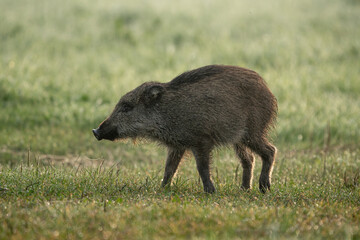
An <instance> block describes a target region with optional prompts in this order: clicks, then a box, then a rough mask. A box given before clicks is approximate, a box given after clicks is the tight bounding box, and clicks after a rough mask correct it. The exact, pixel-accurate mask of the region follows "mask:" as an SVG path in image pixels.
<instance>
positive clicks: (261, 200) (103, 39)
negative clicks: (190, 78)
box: [0, 0, 360, 239]
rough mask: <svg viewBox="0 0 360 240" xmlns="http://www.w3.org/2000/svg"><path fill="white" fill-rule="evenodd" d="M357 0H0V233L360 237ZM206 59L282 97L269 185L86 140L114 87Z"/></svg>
mask: <svg viewBox="0 0 360 240" xmlns="http://www.w3.org/2000/svg"><path fill="white" fill-rule="evenodd" d="M359 10H360V2H359V1H357V0H344V1H335V0H332V1H325V0H320V1H316V2H315V1H310V0H305V1H299V2H294V1H290V2H289V1H285V0H277V1H275V2H271V3H270V2H269V3H264V2H261V3H260V2H259V3H257V2H254V1H248V0H244V1H232V0H225V1H221V2H219V1H212V0H211V1H205V0H201V1H197V2H193V1H189V0H185V1H181V2H176V3H175V2H168V1H163V0H155V1H151V2H148V1H138V2H131V3H130V2H116V1H109V0H106V1H91V2H89V1H84V0H76V1H69V0H66V1H59V0H54V1H45V0H40V1H37V2H36V4H34V3H32V2H29V1H25V0H18V1H11V0H3V1H0V37H1V38H0V104H1V105H0V136H1V137H0V219H2V221H0V239H64V238H67V239H78V238H83V239H122V238H124V239H149V238H150V239H152V238H155V239H169V238H170V239H177V238H183V239H188V238H193V239H220V238H221V239H227V238H235V239H237V238H238V239H242V238H253V239H259V238H264V239H269V238H276V239H279V238H280V239H285V238H286V239H288V238H308V239H314V238H315V239H317V238H339V239H360V227H359V226H360V158H359V154H360V151H359V149H360V148H359V140H360V121H359V120H358V119H359V118H360V111H359V109H360V108H359V107H360V82H359V76H360V68H359V59H360V41H359V39H360V30H359V28H358V23H359V22H360V15H359V14H358V13H359ZM207 64H230V65H237V66H242V67H246V68H250V69H253V70H255V71H256V72H258V73H259V74H260V75H262V76H263V77H264V79H265V80H266V81H267V83H268V85H269V88H270V89H271V90H272V92H273V93H274V95H275V96H276V97H277V99H278V104H279V115H278V120H277V124H276V127H275V128H274V130H273V131H272V133H271V138H272V142H274V144H275V145H276V146H277V147H278V155H277V160H276V164H275V168H274V171H273V178H272V182H273V184H272V186H271V191H270V192H268V193H266V194H262V193H260V191H259V190H258V189H257V188H258V183H257V181H258V178H259V174H260V168H261V161H260V159H259V157H257V159H256V168H255V172H254V184H253V189H252V190H250V191H243V190H241V189H240V186H241V182H240V181H241V175H242V169H241V166H240V165H239V161H238V160H237V159H236V157H235V154H234V153H233V152H232V149H230V148H226V147H225V148H219V149H217V150H216V151H215V152H214V154H213V164H212V178H213V180H214V184H215V187H216V189H217V192H216V193H215V194H212V195H209V194H205V193H203V191H202V185H201V182H200V180H199V177H198V173H197V172H196V167H195V161H194V159H193V157H192V155H191V154H188V155H187V156H186V157H185V159H184V161H183V162H182V164H181V166H180V168H179V171H178V173H177V175H176V177H175V178H174V181H173V184H172V185H171V186H170V187H167V188H165V189H162V188H161V187H160V183H161V178H162V172H163V170H164V164H165V157H166V149H164V148H163V147H162V146H159V145H158V144H156V143H151V142H148V141H139V142H137V143H133V142H131V141H129V142H127V141H125V142H116V143H112V142H104V141H101V142H97V141H96V139H95V138H94V137H93V136H92V133H91V129H92V128H95V127H97V126H98V124H99V123H100V122H101V121H102V120H104V118H105V117H106V116H107V115H108V114H109V113H110V112H111V111H112V108H113V107H114V106H115V104H116V102H117V101H118V99H119V98H120V96H121V95H122V94H124V93H126V92H127V91H129V90H131V89H133V88H134V87H136V86H138V85H139V84H141V83H143V82H145V81H160V82H166V81H169V80H171V79H172V78H173V77H175V76H176V75H178V74H179V73H181V72H183V71H186V70H190V69H193V68H196V67H200V66H203V65H207Z"/></svg>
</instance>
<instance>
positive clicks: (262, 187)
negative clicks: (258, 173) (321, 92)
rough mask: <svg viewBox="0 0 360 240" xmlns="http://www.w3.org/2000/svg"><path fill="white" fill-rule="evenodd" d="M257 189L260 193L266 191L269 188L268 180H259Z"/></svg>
mask: <svg viewBox="0 0 360 240" xmlns="http://www.w3.org/2000/svg"><path fill="white" fill-rule="evenodd" d="M259 189H260V191H261V192H262V193H266V191H267V190H270V181H269V180H263V181H261V180H260V182H259Z"/></svg>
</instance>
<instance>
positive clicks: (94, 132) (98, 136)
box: [92, 128, 102, 141]
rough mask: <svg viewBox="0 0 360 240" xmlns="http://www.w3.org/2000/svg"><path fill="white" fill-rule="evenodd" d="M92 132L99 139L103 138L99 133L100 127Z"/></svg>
mask: <svg viewBox="0 0 360 240" xmlns="http://www.w3.org/2000/svg"><path fill="white" fill-rule="evenodd" d="M92 132H93V134H94V136H95V137H96V139H97V140H98V141H100V140H101V139H102V138H101V137H100V134H99V128H96V129H93V130H92Z"/></svg>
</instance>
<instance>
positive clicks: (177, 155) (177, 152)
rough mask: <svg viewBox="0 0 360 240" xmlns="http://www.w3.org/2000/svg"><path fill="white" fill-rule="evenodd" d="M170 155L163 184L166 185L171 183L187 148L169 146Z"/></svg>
mask: <svg viewBox="0 0 360 240" xmlns="http://www.w3.org/2000/svg"><path fill="white" fill-rule="evenodd" d="M168 151H169V152H168V156H167V160H166V166H165V173H164V178H163V180H162V183H161V186H162V187H164V186H166V185H167V184H169V183H171V179H172V177H173V176H174V174H175V172H176V170H177V168H178V166H179V163H180V161H181V158H182V156H183V155H184V152H185V150H183V149H176V148H169V150H168Z"/></svg>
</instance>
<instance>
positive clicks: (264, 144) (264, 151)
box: [248, 139, 276, 193]
mask: <svg viewBox="0 0 360 240" xmlns="http://www.w3.org/2000/svg"><path fill="white" fill-rule="evenodd" d="M248 146H249V147H250V149H251V150H253V151H254V152H255V153H257V154H259V156H260V157H261V159H262V168H261V174H260V179H259V189H260V191H261V192H263V193H265V192H266V191H267V190H270V184H271V172H272V169H273V165H274V162H275V154H276V147H275V146H273V145H272V144H271V143H269V142H268V141H267V140H266V139H261V140H259V141H254V140H252V141H250V143H249V144H248Z"/></svg>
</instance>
